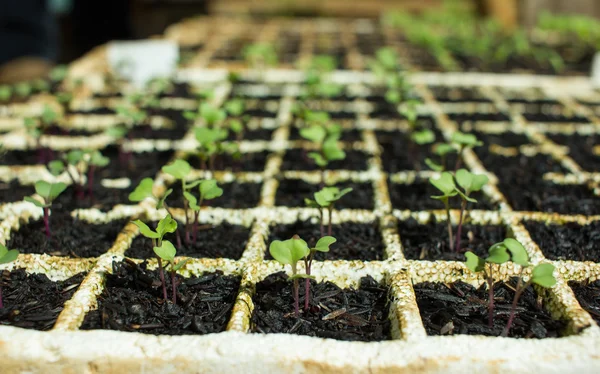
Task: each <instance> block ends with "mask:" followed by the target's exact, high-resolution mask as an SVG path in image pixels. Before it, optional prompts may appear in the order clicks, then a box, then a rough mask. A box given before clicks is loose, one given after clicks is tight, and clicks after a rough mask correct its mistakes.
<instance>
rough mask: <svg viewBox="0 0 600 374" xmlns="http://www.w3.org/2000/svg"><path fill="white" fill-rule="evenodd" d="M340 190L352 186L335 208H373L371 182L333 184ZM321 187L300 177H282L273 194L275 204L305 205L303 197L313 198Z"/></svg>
mask: <svg viewBox="0 0 600 374" xmlns="http://www.w3.org/2000/svg"><path fill="white" fill-rule="evenodd" d="M335 186H336V187H338V188H339V189H340V190H341V189H344V188H352V191H351V192H349V193H348V194H346V195H344V196H343V197H342V198H341V199H340V201H338V202H336V203H335V209H366V210H373V208H374V198H373V186H372V185H371V183H368V182H367V183H355V182H340V183H338V184H336V185H335ZM320 189H321V188H320V186H319V185H318V184H311V183H308V182H305V181H303V180H301V179H283V180H281V181H280V182H279V188H278V189H277V193H276V194H275V205H278V206H281V205H283V206H288V207H305V206H306V204H305V202H304V199H311V200H314V193H315V192H317V191H319V190H320Z"/></svg>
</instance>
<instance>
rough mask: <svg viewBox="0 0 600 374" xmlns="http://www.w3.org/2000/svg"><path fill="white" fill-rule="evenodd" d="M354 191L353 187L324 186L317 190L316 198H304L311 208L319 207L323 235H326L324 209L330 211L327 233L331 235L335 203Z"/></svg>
mask: <svg viewBox="0 0 600 374" xmlns="http://www.w3.org/2000/svg"><path fill="white" fill-rule="evenodd" d="M349 192H352V188H344V189H343V190H341V191H340V189H339V188H337V187H324V188H322V189H321V190H320V191H318V192H315V194H314V197H315V199H314V200H310V199H304V202H305V203H306V205H307V206H309V207H311V208H317V209H319V214H320V218H321V227H320V228H321V236H324V235H325V226H324V224H323V218H324V217H323V216H324V210H325V209H327V211H328V213H329V224H328V227H327V235H331V230H332V219H331V218H332V213H333V205H334V204H335V202H336V201H338V200H339V199H341V198H342V197H343V196H344V195H346V194H347V193H349Z"/></svg>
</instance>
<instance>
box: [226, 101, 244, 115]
mask: <svg viewBox="0 0 600 374" xmlns="http://www.w3.org/2000/svg"><path fill="white" fill-rule="evenodd" d="M224 108H225V110H226V111H227V113H229V114H231V115H232V116H236V117H237V116H241V115H242V113H244V101H243V100H241V99H232V100H229V101H228V102H226V103H225V105H224Z"/></svg>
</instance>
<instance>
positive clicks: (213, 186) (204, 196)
mask: <svg viewBox="0 0 600 374" xmlns="http://www.w3.org/2000/svg"><path fill="white" fill-rule="evenodd" d="M198 189H199V191H200V199H198V198H196V196H194V195H193V194H192V193H191V192H188V191H185V192H183V197H184V198H185V199H186V200H187V202H188V205H189V207H190V209H191V210H192V211H193V212H194V222H193V228H192V232H193V238H194V239H193V241H194V244H196V242H197V238H198V216H199V215H200V209H202V203H203V202H204V201H206V200H212V199H215V198H217V197H220V196H221V195H223V190H222V189H221V188H220V187H219V186H218V185H217V181H216V180H214V179H207V180H203V181H201V182H200V184H199V185H198Z"/></svg>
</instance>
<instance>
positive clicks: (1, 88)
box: [0, 85, 12, 101]
mask: <svg viewBox="0 0 600 374" xmlns="http://www.w3.org/2000/svg"><path fill="white" fill-rule="evenodd" d="M11 96H12V88H10V86H8V85H0V101H8V100H9V99H10V97H11Z"/></svg>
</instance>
